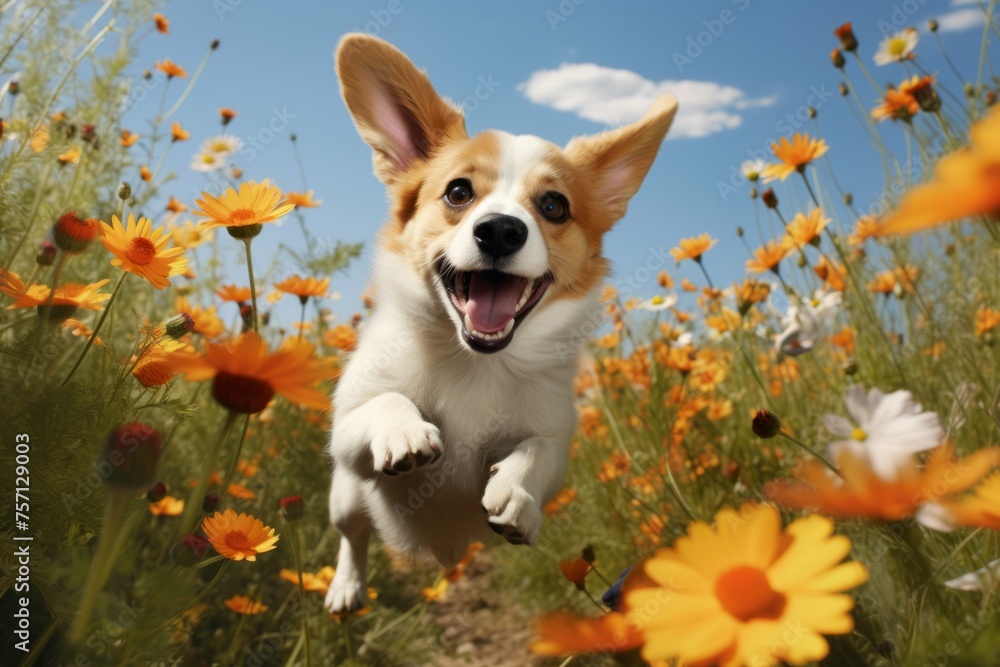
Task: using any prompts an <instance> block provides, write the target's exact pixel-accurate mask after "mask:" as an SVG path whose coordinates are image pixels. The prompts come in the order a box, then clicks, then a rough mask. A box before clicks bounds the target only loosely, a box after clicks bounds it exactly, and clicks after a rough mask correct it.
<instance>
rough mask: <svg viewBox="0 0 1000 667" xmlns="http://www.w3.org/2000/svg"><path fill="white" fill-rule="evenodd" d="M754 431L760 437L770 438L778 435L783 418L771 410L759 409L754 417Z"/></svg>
mask: <svg viewBox="0 0 1000 667" xmlns="http://www.w3.org/2000/svg"><path fill="white" fill-rule="evenodd" d="M752 429H753V433H754V435H756V436H757V437H758V438H763V439H765V440H766V439H769V438H773V437H774V436H776V435H778V431H780V430H781V420H780V419H778V416H777V415H776V414H774V413H773V412H770V411H769V410H758V411H757V414H756V415H754V418H753V426H752Z"/></svg>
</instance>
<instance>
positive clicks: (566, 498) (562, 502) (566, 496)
mask: <svg viewBox="0 0 1000 667" xmlns="http://www.w3.org/2000/svg"><path fill="white" fill-rule="evenodd" d="M574 500H576V489H563V490H562V491H560V492H559V493H557V494H556V496H555V498H553V499H552V500H550V501H549V502H548V503H546V504H545V508H544V509H543V510H542V511H544V512H545V513H546V514H553V513H555V512H558V511H559V510H560V509H562V508H563V507H566V506H567V505H569V504H570V503H571V502H573V501H574Z"/></svg>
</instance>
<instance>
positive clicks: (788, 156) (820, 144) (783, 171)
mask: <svg viewBox="0 0 1000 667" xmlns="http://www.w3.org/2000/svg"><path fill="white" fill-rule="evenodd" d="M829 149H830V147H829V146H827V145H826V142H825V141H823V140H822V139H813V138H811V137H810V136H809V135H808V134H805V133H802V134H800V133H798V132H796V133H795V134H794V135H792V140H791V141H789V140H788V138H787V137H782V138H781V141H779V142H778V143H776V144H771V150H772V151H773V152H774V157H776V158H778V160H780V162H779V163H777V164H769V165H767V166H766V167H764V170H763V171H762V172H761V176H762V177H763V179H764V182H765V183H770V182H771V181H774V180H779V179H780V180H782V181H783V180H785V179H786V178H788V177H789V176H791V175H792V174H793V173H795V172H796V171H798V172H799V173H802V172H804V171H805V170H806V167H807V166H808V165H809V163H810V162H812V161H813V160H815V159H816V158H818V157H821V156H822V155H824V154H825V153H826V152H827V151H828V150H829Z"/></svg>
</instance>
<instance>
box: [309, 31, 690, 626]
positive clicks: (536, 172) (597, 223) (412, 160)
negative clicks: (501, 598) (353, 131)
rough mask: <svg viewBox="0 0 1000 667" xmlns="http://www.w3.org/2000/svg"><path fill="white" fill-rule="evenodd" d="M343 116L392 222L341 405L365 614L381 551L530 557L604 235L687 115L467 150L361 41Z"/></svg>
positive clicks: (494, 138) (342, 456) (339, 596)
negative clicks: (370, 561)
mask: <svg viewBox="0 0 1000 667" xmlns="http://www.w3.org/2000/svg"><path fill="white" fill-rule="evenodd" d="M336 63H337V64H336V67H337V75H338V77H339V78H340V83H341V88H342V92H343V96H344V101H345V103H346V104H347V108H348V110H349V111H350V113H351V116H352V117H353V119H354V122H355V124H356V125H357V128H358V132H360V134H361V137H362V139H364V140H365V142H367V143H368V145H369V146H371V148H372V150H373V151H374V158H373V162H374V167H375V174H376V176H378V178H379V179H380V180H381V181H382V182H383V183H384V184H385V186H386V188H387V190H388V195H389V199H390V202H391V208H390V213H389V221H388V222H387V223H386V224H385V226H384V227H383V229H382V230H381V233H380V235H379V238H378V243H377V249H376V252H375V267H374V287H375V290H376V301H377V307H376V308H375V311H374V313H373V314H372V316H371V318H370V319H369V321H368V323H367V324H366V326H365V328H364V330H363V332H362V333H361V336H360V340H359V342H358V347H357V349H356V350H355V351H354V352H353V354H352V356H351V359H350V362H349V363H348V365H347V368H346V369H345V371H344V374H343V376H342V377H341V378H340V381H339V384H338V386H337V389H336V392H335V393H334V397H333V404H334V419H333V431H332V434H331V438H330V445H329V452H330V455H331V457H332V459H333V481H332V485H331V489H330V518H331V520H332V522H333V525H334V526H335V527H336V528H337V530H338V531H339V532H340V534H341V540H340V553H339V555H338V558H337V574H336V576H335V577H334V580H333V583H332V585H331V586H330V590H329V594H328V595H327V598H326V605H327V607H328V608H329V610H330V611H333V612H346V611H350V610H353V609H357V608H359V607H361V606H363V605H364V604H365V590H366V562H367V551H368V540H369V537H370V535H371V531H372V529H373V528H374V529H375V531H376V532H377V533H378V535H379V537H380V538H381V540H382V541H383V542H384V543H385V544H386V545H388V546H390V547H392V548H394V549H397V550H400V551H403V552H408V553H417V552H424V553H430V554H432V555H433V556H434V557H435V558H436V559H437V560H438V561H439V562H440V563H441V565H442V566H444V567H451V566H453V565H454V564H455V563H457V562H458V561H459V560H460V559H461V557H462V556H463V554H464V553H465V551H466V548H467V546H468V544H469V542H470V540H472V539H475V538H481V537H484V536H485V535H488V532H487V531H488V530H492V531H494V532H496V533H499V534H500V535H502V536H503V537H504V538H505V539H506V540H507V541H508V542H511V543H514V544H533V543H535V541H536V540H537V539H538V533H539V529H540V528H541V525H542V510H541V507H542V504H543V503H545V502H546V501H547V500H548V499H549V498H550V497H551V496H553V495H554V494H555V493H556V492H557V491H558V490H559V488H560V486H561V484H562V479H563V475H564V473H565V469H566V457H567V447H568V445H569V442H570V438H571V437H572V435H573V431H574V428H575V425H576V413H575V409H574V406H573V396H572V379H573V375H574V372H575V370H576V356H577V353H578V351H579V350H578V348H579V347H580V346H581V344H582V343H583V342H584V341H585V340H586V339H587V336H588V334H589V333H591V332H592V330H593V328H594V327H595V325H596V324H597V323H599V322H600V321H601V306H600V303H599V299H598V295H599V291H600V289H601V284H602V281H603V279H604V278H605V276H606V275H607V269H608V266H607V260H605V259H604V258H603V257H602V256H601V243H602V237H603V236H604V234H605V233H606V232H607V231H608V230H610V229H611V227H612V225H614V223H615V222H616V221H617V220H618V219H619V218H621V217H622V216H623V215H624V214H625V210H626V207H627V206H628V202H629V199H630V198H631V197H632V196H633V195H634V194H635V193H636V191H637V190H638V189H639V185H640V184H641V183H642V180H643V178H644V177H645V176H646V173H647V171H648V170H649V168H650V166H651V165H652V163H653V159H654V158H655V157H656V153H657V151H658V150H659V147H660V143H661V142H662V141H663V138H664V136H665V135H666V133H667V129H668V128H669V127H670V124H671V122H672V120H673V117H674V114H675V113H676V111H677V101H676V99H675V98H674V97H673V96H672V95H666V96H663V97H661V98H660V99H658V100H657V101H656V102H655V103H654V104H653V106H652V108H650V109H649V111H648V112H647V113H646V115H645V116H644V117H643V118H642V119H640V120H638V121H636V122H635V123H632V124H630V125H627V126H624V127H621V128H618V129H615V130H610V131H608V132H604V133H603V134H599V135H596V136H592V137H584V138H577V139H574V140H572V141H571V142H569V144H568V145H567V146H566V147H565V148H564V149H561V148H559V147H558V146H556V145H554V144H552V143H549V142H547V141H544V140H542V139H539V138H538V137H533V136H527V135H521V136H514V135H511V134H507V133H505V132H498V131H488V132H483V133H481V134H478V135H475V136H471V137H470V136H469V135H468V133H467V132H466V129H465V120H464V118H463V116H462V112H461V110H460V109H459V108H457V107H455V106H454V105H452V104H450V103H449V102H448V101H446V100H444V99H442V98H441V97H440V96H438V94H437V93H436V92H435V91H434V88H433V87H432V86H431V84H430V82H429V81H428V79H427V76H426V75H425V74H424V73H423V72H422V71H420V70H418V69H417V68H416V67H415V66H414V65H413V63H411V62H410V61H409V60H408V59H407V57H406V56H405V55H403V54H402V53H401V52H400V51H399V50H397V49H396V48H395V47H393V46H392V45H390V44H388V43H387V42H385V41H382V40H380V39H376V38H373V37H369V36H365V35H357V34H354V35H348V36H346V37H345V38H344V39H343V40H342V41H341V43H340V46H339V47H338V49H337V54H336Z"/></svg>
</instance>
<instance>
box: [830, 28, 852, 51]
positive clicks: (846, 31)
mask: <svg viewBox="0 0 1000 667" xmlns="http://www.w3.org/2000/svg"><path fill="white" fill-rule="evenodd" d="M833 34H834V35H836V36H837V39H839V40H840V47H841V48H842V49H844V50H845V51H857V50H858V38H857V37H856V36H855V35H854V29H853V28H851V24H850V23H845V24H844V25H842V26H840V27H839V28H837V29H836V30H834V31H833Z"/></svg>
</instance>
